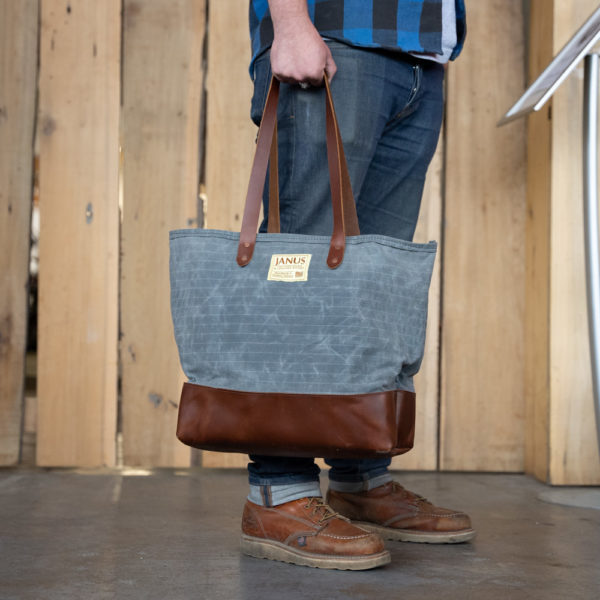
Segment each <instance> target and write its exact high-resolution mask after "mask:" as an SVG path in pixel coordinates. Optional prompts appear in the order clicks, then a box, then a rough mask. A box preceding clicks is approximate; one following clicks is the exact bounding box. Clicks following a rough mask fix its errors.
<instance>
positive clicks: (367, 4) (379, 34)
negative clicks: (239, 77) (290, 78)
mask: <svg viewBox="0 0 600 600" xmlns="http://www.w3.org/2000/svg"><path fill="white" fill-rule="evenodd" d="M455 4H456V33H457V45H456V47H455V48H454V51H453V52H452V55H451V57H450V58H451V60H454V59H455V58H456V57H457V56H458V54H459V53H460V50H461V49H462V45H463V42H464V38H465V33H466V19H465V7H464V0H455ZM307 5H308V12H309V15H310V18H311V20H312V22H313V23H314V24H315V27H316V28H317V31H319V33H320V34H321V35H322V36H324V37H329V38H331V39H334V40H339V41H342V42H346V43H348V44H350V45H352V46H361V47H365V48H386V49H389V50H401V51H403V52H419V53H432V54H441V53H442V0H307ZM249 23H250V37H251V40H252V62H254V59H255V58H256V57H257V56H258V55H260V54H261V53H262V52H263V51H264V50H266V49H267V48H269V47H270V46H271V44H272V43H273V23H272V21H271V16H270V14H269V5H268V0H250V18H249ZM250 68H251V69H252V64H251V66H250Z"/></svg>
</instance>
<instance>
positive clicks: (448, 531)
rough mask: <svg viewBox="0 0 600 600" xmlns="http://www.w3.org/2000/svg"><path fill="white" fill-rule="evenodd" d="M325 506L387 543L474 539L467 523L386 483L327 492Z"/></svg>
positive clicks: (463, 517)
mask: <svg viewBox="0 0 600 600" xmlns="http://www.w3.org/2000/svg"><path fill="white" fill-rule="evenodd" d="M327 503H328V504H329V505H330V506H331V507H332V508H333V510H335V511H337V512H338V513H340V514H342V515H344V516H345V517H348V518H349V519H352V521H353V522H354V523H355V524H356V525H359V526H360V527H362V528H364V529H367V530H369V531H373V532H375V533H378V534H379V535H381V537H383V538H384V539H387V540H400V541H402V542H426V543H430V544H455V543H458V542H466V541H468V540H470V539H472V538H473V537H475V530H474V529H473V528H472V527H471V519H469V517H468V516H467V515H466V514H465V513H462V512H457V511H454V510H449V509H447V508H440V507H438V506H434V505H433V504H432V503H431V502H428V501H427V500H426V499H425V498H423V497H422V496H419V495H418V494H414V493H413V492H410V491H408V490H406V489H404V488H403V487H402V486H401V485H400V484H399V483H396V482H395V481H390V482H389V483H386V484H384V485H381V486H379V487H376V488H373V489H372V490H369V491H367V492H356V493H348V492H336V491H334V490H329V491H328V492H327Z"/></svg>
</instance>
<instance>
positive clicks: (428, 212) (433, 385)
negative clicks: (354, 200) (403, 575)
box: [392, 130, 444, 470]
mask: <svg viewBox="0 0 600 600" xmlns="http://www.w3.org/2000/svg"><path fill="white" fill-rule="evenodd" d="M443 137H444V131H443V130H442V133H441V135H440V142H439V144H438V147H437V150H436V153H435V155H434V157H433V159H432V161H431V164H430V165H429V170H428V172H427V180H426V182H425V189H424V191H423V202H422V205H421V212H420V215H419V222H418V225H417V230H416V232H415V241H416V242H428V241H429V240H438V242H439V245H438V254H437V257H436V262H435V267H434V269H433V275H432V278H431V287H430V289H429V312H428V316H427V337H426V339H425V355H424V357H423V364H422V365H421V370H420V372H419V373H418V375H417V376H416V377H415V390H416V392H417V417H416V424H415V432H416V433H415V446H414V448H413V449H412V450H411V451H410V452H408V453H407V454H403V455H401V456H398V457H396V458H394V460H393V461H392V468H393V469H406V470H435V469H437V467H438V415H439V398H440V395H439V358H440V354H439V353H440V286H441V265H442V261H443V259H442V244H441V239H442V237H441V234H442V182H443V168H444V156H443V154H444V144H443Z"/></svg>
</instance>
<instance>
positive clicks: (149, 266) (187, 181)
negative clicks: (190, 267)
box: [121, 0, 205, 466]
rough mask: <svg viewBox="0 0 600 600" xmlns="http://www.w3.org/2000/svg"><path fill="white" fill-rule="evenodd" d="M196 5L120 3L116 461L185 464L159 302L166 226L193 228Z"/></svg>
mask: <svg viewBox="0 0 600 600" xmlns="http://www.w3.org/2000/svg"><path fill="white" fill-rule="evenodd" d="M204 28H205V2H199V1H197V0H176V1H175V0H144V1H143V2H140V1H139V0H125V3H124V28H123V36H124V37H123V51H124V52H123V61H124V62H123V126H124V129H123V152H124V169H123V223H122V261H121V273H122V276H121V324H122V325H121V327H122V333H121V361H122V417H123V459H124V462H125V464H128V465H146V466H186V465H189V464H190V449H189V448H188V447H187V446H184V445H183V444H181V443H180V442H179V441H178V440H177V438H176V437H175V427H176V419H177V407H178V404H179V395H180V392H181V385H182V383H183V381H184V377H183V373H182V372H181V367H180V366H179V357H178V355H177V348H176V346H175V340H174V338H173V326H172V323H171V314H170V298H169V246H168V232H169V230H171V229H178V228H184V227H190V226H194V225H196V224H197V218H198V215H197V211H198V177H199V164H198V146H199V141H198V135H199V129H200V126H199V116H200V102H201V93H202V83H203V73H202V62H201V61H202V44H203V40H204Z"/></svg>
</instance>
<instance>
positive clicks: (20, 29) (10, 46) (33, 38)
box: [0, 0, 38, 465]
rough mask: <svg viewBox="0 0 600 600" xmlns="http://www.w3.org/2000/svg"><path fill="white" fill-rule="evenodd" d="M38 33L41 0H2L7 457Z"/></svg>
mask: <svg viewBox="0 0 600 600" xmlns="http://www.w3.org/2000/svg"><path fill="white" fill-rule="evenodd" d="M37 33H38V3H37V0H25V1H23V2H13V1H12V0H0V140H1V143H0V465H14V464H16V463H17V462H18V461H19V447H20V438H21V420H22V410H23V383H24V380H25V376H24V368H25V345H26V331H27V305H28V302H27V294H28V279H29V231H30V221H31V198H32V181H33V176H32V171H33V130H34V122H35V99H36V87H37V81H36V78H37V43H38V42H37Z"/></svg>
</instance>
